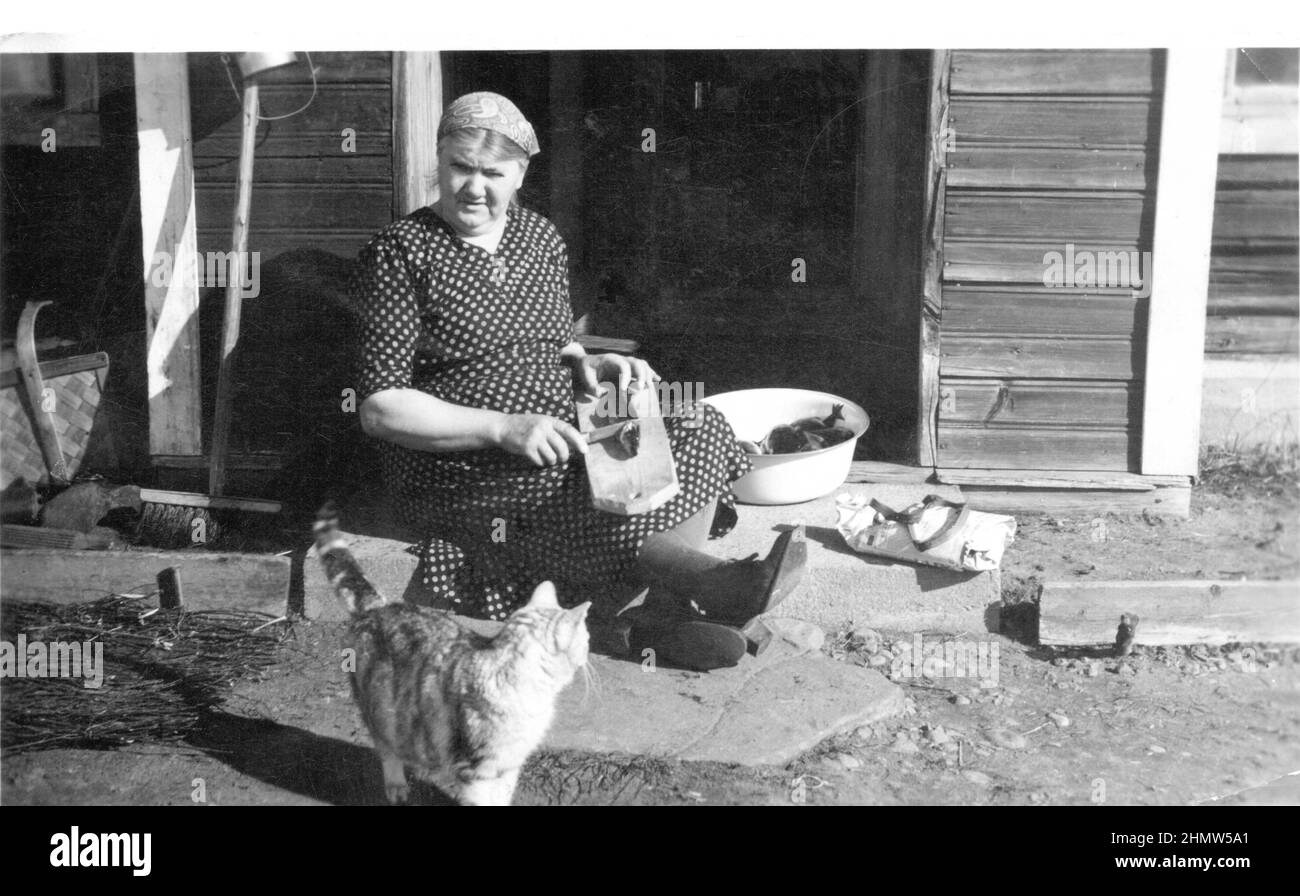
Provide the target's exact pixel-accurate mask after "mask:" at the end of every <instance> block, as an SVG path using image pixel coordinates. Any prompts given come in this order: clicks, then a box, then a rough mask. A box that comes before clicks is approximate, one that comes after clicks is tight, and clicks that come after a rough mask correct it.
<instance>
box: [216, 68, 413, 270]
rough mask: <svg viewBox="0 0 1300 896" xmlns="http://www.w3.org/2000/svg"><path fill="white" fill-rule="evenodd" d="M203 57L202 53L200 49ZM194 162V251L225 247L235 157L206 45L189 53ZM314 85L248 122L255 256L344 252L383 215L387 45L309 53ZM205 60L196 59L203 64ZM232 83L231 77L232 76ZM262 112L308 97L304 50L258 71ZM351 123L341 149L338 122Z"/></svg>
mask: <svg viewBox="0 0 1300 896" xmlns="http://www.w3.org/2000/svg"><path fill="white" fill-rule="evenodd" d="M205 56H206V57H207V58H203V57H205ZM192 57H199V58H198V59H197V61H196V63H195V69H196V74H195V84H194V88H193V110H194V113H193V114H194V119H195V121H196V122H200V121H201V122H204V123H205V126H204V127H203V128H202V131H200V127H199V126H198V125H197V124H196V129H195V130H196V133H195V146H194V166H195V176H194V179H195V188H196V192H197V199H196V204H197V207H198V208H197V210H198V229H199V249H200V251H203V252H207V251H222V252H224V251H229V243H230V221H231V213H232V210H233V207H234V201H235V173H236V169H237V167H238V158H239V115H238V105H237V103H236V102H235V96H236V95H235V92H234V89H233V88H232V87H231V85H230V83H229V81H228V80H227V78H226V76H225V73H224V71H222V69H221V65H220V61H219V59H215V57H212V56H211V54H192ZM311 61H312V63H313V64H314V65H315V66H316V80H317V94H316V97H315V99H314V100H313V101H312V102H311V105H310V106H308V107H307V108H306V109H305V110H304V111H302V112H301V113H299V114H297V115H294V116H292V117H290V118H286V119H282V120H280V121H263V122H261V124H260V126H259V129H258V142H257V151H256V164H255V166H254V178H253V182H254V186H253V203H252V215H251V219H252V224H251V236H250V243H249V249H250V251H260V252H261V253H262V263H263V264H265V263H266V262H267V261H269V260H270V259H272V258H274V257H275V256H276V255H279V254H280V253H282V252H285V251H289V250H292V249H311V250H322V251H325V252H329V253H330V254H332V255H336V256H339V257H341V258H346V259H349V260H351V259H353V258H355V257H356V254H357V251H358V250H359V249H360V248H361V247H362V246H363V245H365V243H366V241H367V240H368V239H369V238H370V237H371V236H373V235H374V233H375V231H377V230H379V229H380V228H381V227H383V226H384V225H386V224H388V223H389V221H391V220H392V211H393V182H392V173H393V164H392V150H393V137H392V135H393V96H392V83H391V74H392V54H391V53H312V54H311ZM205 63H206V64H205ZM236 83H237V82H236ZM259 83H260V84H261V103H262V110H261V114H262V116H263V117H270V116H275V115H283V114H285V113H288V112H292V111H293V110H295V109H297V108H298V107H299V106H301V105H302V104H303V103H304V102H306V101H307V98H308V97H309V96H311V73H310V71H309V69H308V66H307V61H306V58H305V55H304V54H302V53H299V54H298V62H297V63H296V64H294V65H291V66H287V67H285V68H281V69H276V70H273V71H270V72H267V73H266V74H264V75H262V76H261V77H260V78H259ZM345 128H351V129H353V130H354V131H355V132H356V140H355V151H354V152H348V151H345V149H344V140H345V137H344V133H343V131H344V129H345Z"/></svg>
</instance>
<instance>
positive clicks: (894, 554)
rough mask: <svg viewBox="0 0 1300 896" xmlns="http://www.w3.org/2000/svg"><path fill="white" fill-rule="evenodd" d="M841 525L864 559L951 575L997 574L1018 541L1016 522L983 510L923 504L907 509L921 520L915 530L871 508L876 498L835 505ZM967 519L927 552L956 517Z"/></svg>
mask: <svg viewBox="0 0 1300 896" xmlns="http://www.w3.org/2000/svg"><path fill="white" fill-rule="evenodd" d="M835 506H836V510H837V511H838V513H839V521H838V523H837V524H836V527H837V528H838V529H839V530H840V534H841V535H843V536H844V540H845V541H846V542H847V543H848V545H849V547H851V548H853V550H855V551H857V552H858V553H861V554H873V555H876V556H880V557H889V558H891V559H894V560H905V561H908V562H911V563H923V564H926V565H930V566H940V567H943V568H945V569H955V570H969V571H972V572H983V571H985V570H990V569H997V568H998V566H999V565H1000V564H1001V563H1002V554H1003V553H1004V552H1005V551H1006V549H1007V545H1009V544H1011V542H1013V541H1014V540H1015V537H1016V520H1015V517H1010V516H1003V515H1001V514H996V513H983V512H981V511H978V510H970V509H968V508H967V509H965V510H963V511H958V510H956V509H954V508H953V507H950V506H946V505H936V506H932V507H926V506H925V505H924V504H923V503H917V504H913V505H912V506H911V507H907V508H904V509H903V511H902V512H903V513H905V514H908V515H911V516H915V517H916V520H915V522H913V523H912V524H911V525H908V524H907V523H903V522H898V521H894V520H889V519H886V518H885V516H884V515H883V514H881V513H880V512H878V511H877V510H876V509H875V508H873V507H872V506H871V496H870V495H863V494H856V495H855V494H852V493H849V492H844V493H842V494H840V495H838V496H836V499H835ZM959 512H960V513H962V514H963V515H962V517H961V518H960V519H959V520H958V522H957V524H956V525H955V526H954V527H953V531H951V532H949V533H948V534H947V535H946V536H945V537H944V538H942V539H941V540H940V541H939V542H938V543H936V544H934V545H933V546H931V547H929V548H927V549H926V550H925V551H921V550H919V549H918V548H917V543H918V542H922V543H923V542H925V541H926V540H928V539H930V538H932V537H933V536H934V534H935V533H936V532H939V531H940V530H941V529H942V527H943V526H944V524H945V523H947V522H948V521H949V520H950V519H951V518H952V516H953V514H955V513H959Z"/></svg>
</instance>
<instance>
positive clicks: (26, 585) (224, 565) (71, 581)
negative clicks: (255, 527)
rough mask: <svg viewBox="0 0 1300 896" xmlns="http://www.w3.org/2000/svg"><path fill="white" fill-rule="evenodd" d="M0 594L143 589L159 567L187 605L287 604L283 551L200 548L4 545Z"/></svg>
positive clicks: (86, 594) (78, 599) (93, 595)
mask: <svg viewBox="0 0 1300 896" xmlns="http://www.w3.org/2000/svg"><path fill="white" fill-rule="evenodd" d="M0 564H3V569H0V596H2V597H3V598H4V599H5V600H33V601H45V602H48V603H56V604H72V603H84V602H87V601H93V600H99V599H100V598H103V597H108V596H109V595H112V594H130V593H134V594H148V593H150V592H153V591H154V590H156V589H157V579H158V573H159V572H161V571H162V570H164V569H166V568H168V567H175V568H176V569H177V570H178V571H179V572H180V578H181V581H182V582H183V583H184V589H185V606H186V608H188V609H191V610H216V609H239V610H256V611H259V612H262V613H270V614H272V615H274V616H280V615H283V614H284V613H285V612H286V611H287V609H288V606H289V558H288V557H273V556H266V555H260V554H223V553H209V552H201V551H61V550H6V551H5V552H4V553H3V555H2V556H0Z"/></svg>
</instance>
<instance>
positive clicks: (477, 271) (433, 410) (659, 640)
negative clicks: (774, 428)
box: [354, 93, 806, 669]
mask: <svg viewBox="0 0 1300 896" xmlns="http://www.w3.org/2000/svg"><path fill="white" fill-rule="evenodd" d="M538 151H539V148H538V144H537V138H536V136H535V135H534V132H533V128H532V126H531V125H530V124H529V123H528V121H527V120H526V119H525V118H524V116H523V115H522V114H521V113H520V111H519V110H518V109H517V108H516V107H515V105H514V104H513V103H511V102H510V101H509V100H508V99H506V98H505V97H503V96H499V95H497V94H492V93H474V94H469V95H467V96H464V97H461V98H460V99H458V100H456V101H455V102H454V103H452V104H451V105H450V106H449V107H448V108H447V110H446V113H445V114H444V115H443V117H442V121H441V123H440V125H439V127H438V199H437V200H436V201H435V202H434V204H433V205H431V206H429V207H427V208H422V209H420V210H418V211H416V212H414V213H412V214H410V215H408V216H406V217H405V218H402V219H401V220H399V221H396V222H394V223H393V224H392V225H390V226H388V227H386V228H385V229H384V230H382V231H381V232H380V233H379V234H378V235H376V236H375V237H374V239H372V240H371V241H370V243H369V244H368V245H367V246H366V248H365V249H364V250H363V251H362V253H361V259H360V268H359V273H358V276H357V279H356V281H355V283H354V289H355V291H356V294H357V298H358V299H359V302H360V304H361V306H362V307H363V308H364V320H363V328H364V332H363V334H362V335H363V339H362V365H361V373H360V381H359V385H358V391H359V393H360V396H361V397H362V398H363V401H362V404H361V407H360V417H361V425H362V427H363V429H364V430H365V432H366V433H367V434H368V435H370V436H373V437H374V438H376V439H379V440H380V441H381V447H382V458H383V468H384V469H383V471H384V478H385V482H386V484H387V487H388V491H389V493H390V499H391V500H392V501H393V502H394V503H395V510H396V511H397V515H398V516H399V518H400V519H401V520H402V521H403V522H404V523H405V524H407V525H409V526H411V527H413V528H415V529H416V530H418V531H419V532H420V533H422V535H423V536H424V540H423V541H422V542H421V544H420V546H419V554H420V567H419V570H418V572H417V576H419V578H420V580H421V583H422V584H423V586H424V589H425V590H426V591H427V592H430V593H431V594H432V595H433V596H435V597H437V598H440V599H441V600H442V601H443V602H445V603H446V605H448V606H449V607H450V608H451V609H452V610H454V611H455V612H458V613H462V614H466V615H470V616H476V617H480V618H491V619H502V618H505V617H506V616H508V615H509V614H510V613H511V612H512V611H513V610H514V609H515V608H516V607H517V606H518V605H520V604H521V603H522V602H523V601H524V600H526V598H527V596H528V595H529V594H530V593H531V590H532V588H533V587H534V586H535V585H536V584H537V583H538V582H539V581H542V580H544V579H550V580H552V581H554V582H555V583H556V585H557V587H558V589H559V593H560V594H561V596H562V597H564V598H568V599H570V600H574V601H575V602H576V600H577V599H579V597H580V596H581V597H582V598H583V599H588V598H590V599H593V600H595V601H596V604H595V608H594V610H593V625H594V626H596V627H598V628H600V627H601V621H600V620H602V619H603V620H604V621H605V624H604V627H603V630H604V631H605V632H606V633H608V634H610V637H609V638H608V639H607V640H608V641H609V642H610V643H612V644H613V645H615V648H616V649H619V650H623V651H628V652H630V653H634V654H635V655H636V656H640V655H641V651H642V650H643V649H644V648H646V647H649V648H652V649H654V650H655V651H656V653H657V656H658V658H659V659H661V660H664V661H667V662H670V663H673V664H676V665H682V666H686V667H689V668H696V669H710V668H717V667H720V666H727V665H734V664H735V663H737V662H739V660H740V658H741V657H742V656H743V655H744V653H745V650H746V648H747V646H748V647H749V649H759V648H761V643H755V642H758V641H760V640H761V632H762V628H761V626H758V625H754V624H753V623H754V622H755V621H756V617H757V616H758V615H759V614H761V613H763V612H766V611H767V610H768V609H770V608H771V607H772V606H773V605H774V604H775V603H776V602H778V601H780V600H781V599H783V598H784V597H785V596H786V595H787V594H788V593H789V592H790V591H791V590H792V589H793V588H794V587H795V585H796V584H797V582H798V580H799V578H800V575H801V572H802V569H803V564H804V559H805V554H806V551H805V544H804V541H803V532H802V530H801V529H797V530H794V531H792V532H788V533H784V534H783V535H782V536H781V537H780V538H778V540H777V543H776V544H775V545H774V546H773V548H772V551H771V553H770V554H769V556H768V557H767V558H765V559H763V560H759V559H757V555H755V556H754V557H751V558H748V559H746V560H739V561H724V560H720V559H718V558H715V557H713V556H711V555H709V554H705V553H702V552H701V551H699V550H698V548H699V547H700V546H701V544H702V542H703V539H704V536H705V534H706V533H707V532H708V530H709V527H710V523H711V522H713V523H714V525H713V529H714V531H715V532H721V531H726V530H728V529H729V528H730V524H731V523H732V522H733V521H734V512H730V515H729V518H728V512H729V511H731V505H732V503H733V499H732V496H731V490H730V483H731V482H732V481H734V480H735V479H737V478H739V477H740V476H741V475H743V474H744V473H745V472H746V471H747V470H748V469H749V461H748V460H747V458H746V455H745V454H744V453H743V452H742V451H741V450H740V448H739V447H738V446H737V444H736V439H735V435H734V434H733V432H732V431H731V427H730V426H729V425H728V424H727V422H726V420H725V419H724V418H723V417H722V416H721V415H720V414H719V413H718V412H717V411H715V410H714V409H713V408H711V407H708V406H702V407H701V408H700V409H699V411H698V414H697V419H695V420H692V421H690V422H689V424H687V421H684V420H682V419H680V418H677V417H668V418H666V423H667V425H668V431H669V441H670V444H671V448H672V452H673V456H674V459H675V462H676V465H677V474H678V479H679V482H680V485H681V490H680V492H679V494H678V495H677V496H676V497H675V498H673V499H672V500H670V501H668V502H667V503H666V504H664V505H663V506H662V507H660V508H659V509H657V510H654V511H652V512H649V513H644V514H640V515H636V516H618V515H614V514H610V513H606V512H603V511H600V510H596V509H593V508H592V506H591V497H590V492H589V489H588V485H587V477H586V470H585V466H584V463H583V458H584V455H585V454H586V453H587V450H588V449H587V442H586V439H585V437H584V436H583V435H582V434H581V433H580V432H579V431H578V429H577V428H576V415H575V408H574V393H575V388H576V389H577V390H578V391H585V392H593V391H595V389H596V387H597V384H598V383H604V382H610V383H617V384H618V388H619V389H621V390H624V391H626V390H628V389H629V388H632V384H633V383H634V382H635V383H639V384H651V383H653V382H654V381H656V380H658V375H657V374H656V373H655V371H654V370H653V369H651V367H650V365H649V364H647V363H646V362H645V361H643V360H641V359H638V358H626V357H623V356H620V355H617V354H599V355H588V354H586V353H585V352H584V351H583V349H582V347H581V346H580V345H579V344H578V343H577V342H575V341H574V339H573V330H572V326H573V325H572V321H573V312H572V309H571V307H570V304H569V292H568V261H567V255H566V250H565V245H564V241H563V240H562V239H561V238H560V236H559V234H558V233H557V232H556V230H555V227H554V226H553V225H552V224H551V223H550V222H549V221H547V220H546V219H545V218H543V217H541V216H540V215H537V214H535V213H533V212H531V211H528V210H527V209H524V208H522V207H520V206H519V205H518V204H517V203H516V202H515V194H516V192H517V191H518V190H519V188H520V186H521V185H522V184H523V182H524V176H525V175H526V173H527V171H528V163H529V160H530V159H531V157H532V156H534V155H536V154H537V153H538ZM701 414H702V418H701V417H700V416H699V415H701ZM684 424H686V425H684ZM719 505H721V508H720V509H721V511H722V512H720V513H717V517H718V521H717V522H715V521H714V517H715V508H718V506H719ZM641 586H653V587H652V588H651V592H650V599H648V600H647V601H646V602H645V603H644V604H642V605H641V606H639V607H637V608H635V610H632V609H628V611H627V612H626V613H625V614H624V615H623V616H622V617H621V620H631V622H630V624H621V620H620V619H619V618H616V617H618V614H619V612H620V611H621V610H624V609H625V608H624V607H623V604H625V603H627V601H626V599H625V598H626V595H627V594H629V593H633V592H634V590H635V589H636V588H637V587H641ZM620 595H623V598H620ZM602 610H603V613H602V612H601V611H602ZM746 632H748V633H749V636H751V637H749V638H747V635H746ZM595 633H596V634H600V632H599V631H598V632H595Z"/></svg>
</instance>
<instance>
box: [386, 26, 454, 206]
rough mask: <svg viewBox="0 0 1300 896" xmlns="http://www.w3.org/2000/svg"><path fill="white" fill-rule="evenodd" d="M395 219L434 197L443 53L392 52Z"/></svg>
mask: <svg viewBox="0 0 1300 896" xmlns="http://www.w3.org/2000/svg"><path fill="white" fill-rule="evenodd" d="M392 71H393V74H392V78H393V217H394V218H401V217H404V216H406V215H409V214H410V213H411V212H413V211H415V210H416V209H419V208H424V207H425V206H426V205H428V204H429V203H430V202H432V201H433V180H432V176H433V175H434V174H435V173H436V172H437V170H438V120H439V119H440V118H441V117H442V102H443V96H442V93H443V84H442V54H441V53H437V52H432V53H427V52H422V53H407V52H397V53H394V54H393V69H392Z"/></svg>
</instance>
